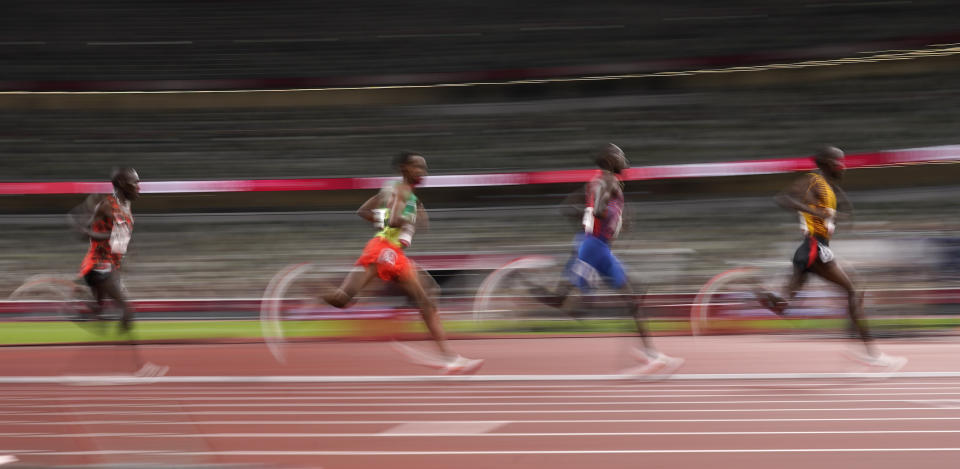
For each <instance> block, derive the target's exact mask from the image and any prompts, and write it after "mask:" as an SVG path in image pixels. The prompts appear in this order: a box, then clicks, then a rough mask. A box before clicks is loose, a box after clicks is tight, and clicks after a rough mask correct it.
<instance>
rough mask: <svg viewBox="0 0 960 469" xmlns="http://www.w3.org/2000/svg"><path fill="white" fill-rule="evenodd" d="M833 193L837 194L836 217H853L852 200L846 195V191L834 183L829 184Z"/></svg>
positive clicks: (848, 218) (849, 218)
mask: <svg viewBox="0 0 960 469" xmlns="http://www.w3.org/2000/svg"><path fill="white" fill-rule="evenodd" d="M830 187H831V188H833V193H834V194H835V195H836V196H837V218H839V219H846V220H851V219H853V202H850V198H849V197H847V193H846V192H844V191H843V189H841V188H840V186H838V185H836V184H831V185H830Z"/></svg>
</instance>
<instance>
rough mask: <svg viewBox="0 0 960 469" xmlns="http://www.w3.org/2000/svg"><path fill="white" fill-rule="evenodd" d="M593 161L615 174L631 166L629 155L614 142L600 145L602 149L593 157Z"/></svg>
mask: <svg viewBox="0 0 960 469" xmlns="http://www.w3.org/2000/svg"><path fill="white" fill-rule="evenodd" d="M593 161H594V162H595V163H597V166H599V167H600V169H605V170H607V171H610V172H612V173H614V174H620V172H621V171H623V170H624V169H627V168H629V167H630V161H629V160H627V155H625V154H624V153H623V150H621V149H620V147H618V146H616V145H614V144H612V143H608V144H606V145H604V146H602V147H600V150H599V151H597V154H596V155H595V156H594V157H593Z"/></svg>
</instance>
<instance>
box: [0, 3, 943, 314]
mask: <svg viewBox="0 0 960 469" xmlns="http://www.w3.org/2000/svg"><path fill="white" fill-rule="evenodd" d="M951 7H952V4H951V2H947V1H943V0H904V1H879V2H862V1H855V2H854V1H835V0H831V1H820V0H816V1H812V0H811V1H789V2H788V1H779V0H773V1H743V2H720V3H718V2H710V1H703V0H693V1H680V2H669V4H665V3H663V2H627V1H594V2H571V1H550V2H541V1H531V2H521V3H520V4H518V3H517V2H497V1H483V2H472V1H462V2H446V1H420V2H411V3H403V2H401V3H396V2H382V1H379V0H359V1H356V0H354V1H350V2H336V1H325V2H309V3H307V2H293V1H282V0H281V1H274V2H269V3H264V2H255V1H232V2H225V1H166V0H160V1H150V2H115V1H100V0H93V1H88V2H82V3H69V2H68V3H63V2H50V1H31V2H5V3H4V5H3V7H2V8H3V14H2V15H0V91H2V94H0V108H2V113H0V183H11V182H55V181H104V180H106V179H107V177H108V175H109V172H110V169H111V168H112V167H115V166H132V167H135V168H136V169H137V170H138V171H139V174H140V177H141V178H142V180H143V181H144V182H145V183H149V182H156V181H190V180H248V179H264V178H269V179H285V178H334V177H337V178H340V177H370V176H389V175H391V173H392V171H391V168H390V166H389V161H390V158H391V157H392V156H393V155H394V154H395V153H396V152H397V151H399V150H401V149H413V150H416V151H418V152H422V154H424V155H425V156H426V158H427V161H428V164H429V166H430V172H431V174H432V175H475V174H484V173H501V172H523V171H551V170H570V169H589V168H591V167H592V162H591V153H592V152H593V151H594V150H595V149H596V148H597V146H598V145H600V144H602V143H604V142H608V141H611V142H615V143H617V144H618V145H620V146H621V147H622V148H623V149H624V150H625V151H626V153H627V155H628V157H629V158H630V159H631V161H632V164H633V165H634V166H635V167H647V166H661V165H679V164H693V163H712V162H731V161H744V160H764V159H775V158H793V157H803V156H806V155H810V154H812V153H813V151H814V150H815V149H816V148H817V147H818V146H820V145H822V144H826V143H830V144H834V145H837V146H840V147H841V148H843V149H844V150H846V151H847V153H848V154H870V153H874V152H877V151H883V150H897V149H910V148H919V147H938V146H945V145H953V144H957V143H958V141H957V140H958V137H957V132H956V121H957V117H960V111H958V109H960V89H958V83H960V80H958V79H960V59H958V57H957V55H956V54H958V53H960V48H958V47H957V44H955V43H956V42H960V29H958V27H957V24H956V21H955V18H954V17H953V15H950V14H948V12H949V11H951ZM958 175H960V171H958V168H957V166H956V165H954V164H944V163H942V162H941V164H914V165H910V166H895V167H882V168H869V169H854V170H851V171H849V172H848V175H847V179H846V187H847V189H848V192H849V196H850V198H851V199H852V201H853V203H854V205H855V207H856V212H855V217H854V219H853V220H852V222H849V223H846V224H843V225H841V226H840V228H839V231H838V235H837V238H836V239H837V242H838V244H836V249H835V250H836V252H837V254H838V255H839V256H841V257H844V258H846V259H847V260H849V261H851V262H852V263H853V264H854V265H856V266H857V270H858V271H860V272H861V273H863V274H864V278H865V281H867V282H868V283H867V285H868V288H870V289H875V290H881V291H882V290H888V291H889V290H894V289H906V288H910V289H919V290H922V291H924V292H928V293H925V294H929V295H933V293H929V292H934V291H940V292H944V291H945V292H947V293H946V294H945V295H946V296H943V295H941V296H938V298H941V299H940V300H936V301H932V300H931V301H926V300H921V301H918V302H916V303H914V304H912V305H910V306H897V308H896V310H895V312H896V313H899V314H949V313H956V312H958V311H957V308H956V307H955V304H956V301H955V300H958V299H957V298H955V296H956V295H954V294H953V293H951V292H954V291H955V289H956V288H957V287H958V280H960V276H958V271H960V261H958V256H960V247H958V244H960V241H958V239H960V238H958V230H960V224H958V222H957V216H956V214H957V213H960V197H958V195H960V186H958V185H957V184H956V180H957V176H958ZM793 177H795V176H794V175H792V174H784V173H774V174H758V175H747V174H744V175H731V176H723V177H698V178H671V179H667V180H656V179H655V180H638V181H631V182H628V183H627V185H626V190H627V207H628V208H627V210H628V213H629V218H630V227H629V229H628V230H627V231H626V232H625V233H624V234H623V235H622V239H621V241H620V242H618V243H617V245H616V247H615V252H616V253H617V254H618V255H619V256H621V258H622V259H623V260H624V262H625V263H626V264H627V265H628V267H629V268H630V269H632V270H633V271H634V273H635V275H636V276H638V278H640V279H642V280H643V281H644V282H645V283H647V284H648V285H649V288H650V291H651V292H652V293H660V294H673V293H678V294H687V295H692V294H694V293H696V292H697V291H698V289H699V288H700V286H701V285H703V284H704V283H705V282H706V281H707V280H709V279H710V278H711V277H713V276H714V275H716V274H718V273H720V272H723V271H724V270H727V269H729V268H731V267H733V266H736V265H742V264H744V263H751V262H758V261H760V262H768V263H769V262H781V263H782V264H783V266H784V268H786V266H787V265H788V264H787V261H788V260H789V258H790V255H791V253H792V251H793V249H795V246H796V245H797V244H798V242H799V232H798V229H797V222H796V216H795V214H791V213H787V212H784V211H782V210H780V209H779V208H777V207H776V206H775V205H774V204H773V202H772V196H773V195H774V194H775V193H776V192H777V191H779V190H780V189H782V188H783V187H784V186H785V185H786V184H788V183H789V182H790V181H791V180H792V178H793ZM145 187H146V185H145ZM578 187H580V186H579V184H578V183H570V182H567V183H561V184H539V185H535V186H483V187H479V186H474V185H466V186H463V187H446V188H431V187H429V179H428V187H425V188H423V189H421V194H420V195H421V198H422V200H423V201H424V202H425V204H426V207H427V208H428V209H429V210H430V214H431V218H432V221H433V223H432V224H431V226H430V230H429V231H427V232H422V233H418V235H417V237H416V240H415V242H414V245H413V246H412V248H411V249H410V251H409V252H410V254H411V255H412V256H413V257H414V258H418V257H419V258H421V259H424V261H423V263H424V264H425V265H427V267H430V266H431V265H437V262H438V261H437V260H438V259H440V260H443V259H447V260H450V259H453V261H451V262H453V263H454V265H452V266H451V265H450V263H449V262H447V264H445V266H441V267H435V268H432V269H431V271H432V273H434V274H435V275H436V276H437V277H438V278H442V279H443V281H442V282H441V284H443V286H444V295H445V296H448V297H455V296H461V297H464V298H466V297H470V296H472V294H473V292H474V291H475V290H476V288H477V286H478V285H479V284H480V282H481V281H482V279H483V278H485V277H486V275H487V274H489V273H490V272H491V271H492V270H493V269H495V268H496V267H498V266H499V265H500V264H502V263H503V262H504V261H505V260H509V259H511V258H513V257H516V256H521V255H528V254H551V255H555V256H557V257H558V258H562V257H563V256H565V255H566V254H567V253H568V252H569V250H570V243H571V238H572V236H573V233H574V232H575V231H576V226H575V225H574V224H572V223H570V221H569V220H568V219H566V218H564V217H563V216H561V215H560V211H559V209H560V207H561V205H562V201H563V199H564V198H565V197H566V196H567V195H568V194H569V193H571V192H573V191H576V190H578ZM372 194H373V191H372V190H340V191H285V192H204V193H145V194H144V195H143V197H142V198H141V199H140V200H139V201H137V202H136V204H135V205H134V212H135V214H136V217H137V218H136V230H135V235H134V238H133V242H132V243H131V250H130V252H129V254H128V258H127V261H126V265H125V269H126V271H125V274H124V275H125V282H126V285H127V288H128V289H129V292H130V295H131V297H132V298H134V299H158V298H173V299H211V298H212V299H244V298H250V299H256V298H259V297H260V296H261V295H262V294H263V291H264V288H265V287H266V285H267V283H268V282H269V281H270V279H271V278H272V277H273V276H274V274H275V273H276V272H277V271H278V270H280V269H281V268H282V267H283V266H285V265H288V264H290V263H295V262H303V261H314V262H317V263H319V264H321V265H322V266H325V267H326V268H328V269H329V270H330V271H332V272H335V273H337V275H339V274H342V273H344V272H346V270H347V269H349V267H350V265H351V264H352V262H353V261H354V260H355V258H356V256H357V255H359V252H360V250H361V249H362V247H363V245H364V243H365V242H366V241H367V239H368V238H369V236H370V235H371V234H372V231H371V229H370V227H369V226H367V225H366V224H365V223H364V222H363V221H362V220H360V219H359V218H357V217H356V216H354V215H353V214H352V212H353V210H355V209H356V208H357V207H358V206H359V205H360V204H361V203H362V202H363V201H364V200H365V199H366V198H367V197H369V196H371V195H372ZM82 200H83V195H80V194H19V193H17V191H16V190H14V189H10V190H8V191H7V192H6V193H5V194H4V195H2V196H0V219H2V223H3V225H4V229H3V235H2V236H0V292H12V291H13V290H15V289H16V288H17V286H18V285H20V284H22V283H23V282H24V280H25V279H27V278H29V277H30V276H32V275H37V274H62V275H70V274H72V273H73V272H74V271H75V270H76V269H77V266H78V265H79V262H80V260H81V258H82V256H83V254H84V252H85V249H86V243H85V241H84V240H81V239H78V238H76V237H75V236H73V235H72V234H71V233H70V232H69V230H68V229H67V227H66V224H65V221H64V214H65V213H66V211H67V210H69V209H70V208H71V207H72V206H74V205H76V204H77V203H79V202H80V201H82ZM451 256H453V257H451ZM431 262H434V264H431ZM457 262H462V263H464V264H469V267H461V266H458V265H456V263H457ZM938 295H939V294H938ZM951 295H952V296H951ZM943 298H945V299H943ZM685 302H686V303H685ZM679 303H680V304H684V303H685V304H689V298H688V299H687V300H683V301H680V302H679ZM681 309H683V308H682V307H681V308H679V309H677V311H679V310H681ZM254 312H255V311H254V310H250V311H238V312H236V316H237V317H254V316H253V314H254ZM22 314H27V315H29V312H24V311H22V310H18V311H17V312H16V314H15V315H14V316H11V317H22ZM224 314H226V312H224ZM665 314H667V313H665ZM669 314H674V313H669ZM162 316H163V314H157V315H154V316H151V315H150V314H143V315H142V317H144V318H146V319H150V318H151V317H162Z"/></svg>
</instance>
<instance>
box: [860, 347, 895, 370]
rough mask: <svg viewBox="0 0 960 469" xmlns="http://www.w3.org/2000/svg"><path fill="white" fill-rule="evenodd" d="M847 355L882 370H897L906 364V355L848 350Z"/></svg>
mask: <svg viewBox="0 0 960 469" xmlns="http://www.w3.org/2000/svg"><path fill="white" fill-rule="evenodd" d="M847 356H848V357H849V358H851V359H852V360H853V361H856V362H858V363H861V364H864V365H867V366H870V367H874V368H883V370H884V371H897V370H899V369H900V368H903V367H904V365H906V364H907V358H906V357H897V356H892V355H887V354H885V353H881V352H876V353H873V354H869V353H865V352H860V351H856V350H850V351H848V352H847Z"/></svg>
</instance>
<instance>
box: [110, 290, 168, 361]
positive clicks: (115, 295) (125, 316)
mask: <svg viewBox="0 0 960 469" xmlns="http://www.w3.org/2000/svg"><path fill="white" fill-rule="evenodd" d="M96 285H97V288H98V289H99V290H100V292H101V294H102V295H103V296H102V297H100V298H111V299H113V301H114V303H116V304H117V307H119V308H120V332H121V333H123V334H124V335H126V336H127V345H129V346H130V349H129V350H130V351H131V353H132V358H133V365H134V369H136V370H137V371H135V372H134V374H135V375H137V376H141V377H156V376H163V375H165V374H166V373H167V371H168V370H169V369H170V367H168V366H161V365H155V364H153V363H150V362H149V361H145V360H144V359H143V357H141V355H140V350H139V348H137V340H136V338H135V337H134V336H133V310H132V309H131V308H130V305H129V304H128V302H127V293H126V290H125V289H124V288H123V280H122V279H121V277H120V274H119V273H118V272H112V273H110V274H108V275H107V276H106V277H104V278H103V280H102V281H100V282H99V283H97V284H96Z"/></svg>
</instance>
